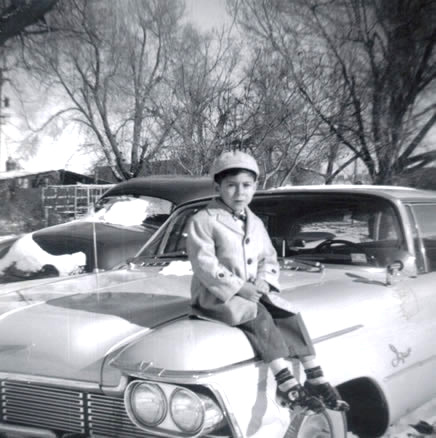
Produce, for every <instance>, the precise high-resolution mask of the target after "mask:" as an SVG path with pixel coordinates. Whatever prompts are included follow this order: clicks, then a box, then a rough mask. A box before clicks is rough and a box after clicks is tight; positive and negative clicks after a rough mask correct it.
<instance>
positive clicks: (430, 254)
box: [412, 204, 436, 271]
mask: <svg viewBox="0 0 436 438" xmlns="http://www.w3.org/2000/svg"><path fill="white" fill-rule="evenodd" d="M412 210H413V215H414V217H415V220H416V223H417V225H418V229H419V243H418V245H422V247H423V249H424V257H425V259H426V262H427V263H426V265H427V269H428V270H429V271H436V225H435V223H436V222H435V217H436V204H418V205H412Z"/></svg>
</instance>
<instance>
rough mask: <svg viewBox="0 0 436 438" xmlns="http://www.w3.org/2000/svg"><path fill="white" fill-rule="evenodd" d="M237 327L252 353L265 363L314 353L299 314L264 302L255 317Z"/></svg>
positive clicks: (259, 305)
mask: <svg viewBox="0 0 436 438" xmlns="http://www.w3.org/2000/svg"><path fill="white" fill-rule="evenodd" d="M237 327H238V328H240V329H241V330H242V331H243V332H244V333H245V335H246V336H247V338H248V340H249V341H250V343H251V345H252V347H253V349H254V351H255V352H256V353H257V354H258V355H259V356H260V357H261V359H262V360H263V361H265V362H271V361H273V360H274V359H279V358H286V357H297V358H300V357H304V356H310V355H314V354H315V350H314V348H313V344H312V340H311V339H310V336H309V334H308V332H307V329H306V326H305V324H304V322H303V319H302V318H301V316H300V314H290V313H289V312H288V311H285V310H281V309H279V308H277V307H274V306H270V305H268V304H266V303H265V304H263V303H259V304H258V308H257V316H256V318H254V319H252V320H251V321H248V322H245V323H244V324H240V325H238V326H237Z"/></svg>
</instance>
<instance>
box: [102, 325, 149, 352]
mask: <svg viewBox="0 0 436 438" xmlns="http://www.w3.org/2000/svg"><path fill="white" fill-rule="evenodd" d="M151 330H152V329H151V327H144V328H143V329H141V330H139V331H137V332H135V333H131V334H130V335H127V336H126V337H125V338H123V339H121V340H120V341H118V342H117V343H116V344H114V345H112V346H111V347H110V348H109V350H107V351H106V353H105V355H104V357H108V356H109V355H110V354H113V353H114V352H116V351H117V350H119V349H120V348H122V347H124V346H125V345H127V344H128V343H130V342H134V341H135V340H136V338H139V337H141V336H143V335H144V334H145V333H148V332H149V331H151Z"/></svg>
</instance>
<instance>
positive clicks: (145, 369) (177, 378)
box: [110, 358, 261, 384]
mask: <svg viewBox="0 0 436 438" xmlns="http://www.w3.org/2000/svg"><path fill="white" fill-rule="evenodd" d="M258 362H261V361H260V360H259V359H256V358H253V359H247V360H245V361H243V362H239V363H237V364H232V365H227V366H225V367H222V368H218V369H215V370H200V371H191V370H189V371H173V370H167V369H164V368H158V367H153V366H152V365H153V362H139V363H138V364H136V365H133V366H131V367H126V366H125V365H123V364H120V363H117V361H116V360H113V361H111V362H110V365H112V366H114V367H116V368H118V369H120V370H121V371H122V372H123V373H125V374H127V375H129V376H132V377H138V378H140V379H151V380H156V381H162V382H165V383H179V384H195V383H198V381H199V380H202V379H205V378H208V377H211V376H213V375H215V374H219V373H222V372H226V371H231V370H233V369H237V368H240V367H245V366H248V365H252V364H256V363H258Z"/></svg>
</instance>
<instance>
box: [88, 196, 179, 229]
mask: <svg viewBox="0 0 436 438" xmlns="http://www.w3.org/2000/svg"><path fill="white" fill-rule="evenodd" d="M172 208H173V204H172V203H171V202H170V201H167V200H166V199H161V198H155V197H151V196H133V195H124V196H106V197H102V198H100V199H99V201H97V203H96V204H95V206H94V209H93V210H92V211H91V212H90V213H89V214H88V215H87V217H86V218H85V219H87V220H92V221H98V222H105V223H110V224H114V225H123V226H130V227H135V226H136V227H146V228H154V229H157V228H158V227H159V226H160V225H161V224H162V223H163V222H164V221H165V220H166V219H167V218H168V216H169V214H170V212H171V210H172Z"/></svg>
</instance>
